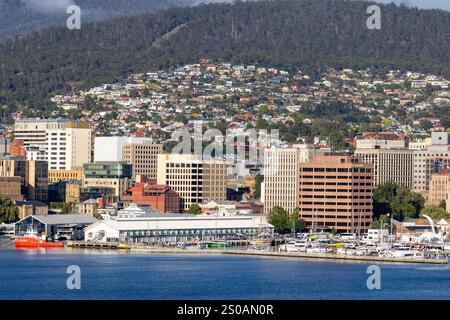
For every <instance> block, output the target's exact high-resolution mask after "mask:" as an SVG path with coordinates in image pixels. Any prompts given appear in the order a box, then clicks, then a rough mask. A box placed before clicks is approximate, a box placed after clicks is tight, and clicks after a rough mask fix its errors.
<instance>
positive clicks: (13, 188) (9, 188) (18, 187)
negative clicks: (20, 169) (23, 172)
mask: <svg viewBox="0 0 450 320" xmlns="http://www.w3.org/2000/svg"><path fill="white" fill-rule="evenodd" d="M0 196H6V197H8V198H10V199H11V200H13V201H22V200H23V195H22V183H21V178H20V177H1V176H0Z"/></svg>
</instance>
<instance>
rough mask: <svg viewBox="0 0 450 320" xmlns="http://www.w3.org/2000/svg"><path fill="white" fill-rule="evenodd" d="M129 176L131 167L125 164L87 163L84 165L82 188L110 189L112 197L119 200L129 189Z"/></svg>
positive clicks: (107, 162) (115, 162) (111, 162)
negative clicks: (112, 192)
mask: <svg viewBox="0 0 450 320" xmlns="http://www.w3.org/2000/svg"><path fill="white" fill-rule="evenodd" d="M131 175H132V168H131V165H130V164H128V163H125V162H117V161H103V162H95V163H87V164H85V165H84V177H83V188H89V187H106V188H112V189H114V195H115V196H117V197H119V198H121V197H122V195H123V194H124V193H125V191H126V190H127V189H128V187H129V183H130V180H131Z"/></svg>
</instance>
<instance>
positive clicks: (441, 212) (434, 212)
mask: <svg viewBox="0 0 450 320" xmlns="http://www.w3.org/2000/svg"><path fill="white" fill-rule="evenodd" d="M420 215H421V216H424V215H427V216H429V217H430V218H431V219H438V220H439V219H448V218H449V217H450V213H448V212H447V210H446V209H444V208H442V207H441V206H440V205H435V204H431V205H428V206H426V207H425V208H423V209H422V210H421V211H420Z"/></svg>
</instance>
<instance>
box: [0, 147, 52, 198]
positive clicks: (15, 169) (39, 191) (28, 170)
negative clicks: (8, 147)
mask: <svg viewBox="0 0 450 320" xmlns="http://www.w3.org/2000/svg"><path fill="white" fill-rule="evenodd" d="M0 177H20V181H21V192H22V195H23V196H24V197H25V198H26V199H27V200H37V201H47V199H48V181H47V180H48V165H47V162H45V161H34V160H26V159H23V158H18V157H9V156H3V157H0Z"/></svg>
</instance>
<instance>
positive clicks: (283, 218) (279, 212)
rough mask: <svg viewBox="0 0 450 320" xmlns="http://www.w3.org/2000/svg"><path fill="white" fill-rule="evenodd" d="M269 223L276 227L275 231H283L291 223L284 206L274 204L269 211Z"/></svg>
mask: <svg viewBox="0 0 450 320" xmlns="http://www.w3.org/2000/svg"><path fill="white" fill-rule="evenodd" d="M269 223H270V224H272V225H273V226H274V227H275V232H278V233H281V232H283V231H284V230H285V229H286V227H287V225H288V223H289V215H288V213H287V212H286V210H284V209H283V208H282V207H280V206H274V207H273V208H272V209H271V210H270V212H269Z"/></svg>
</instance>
